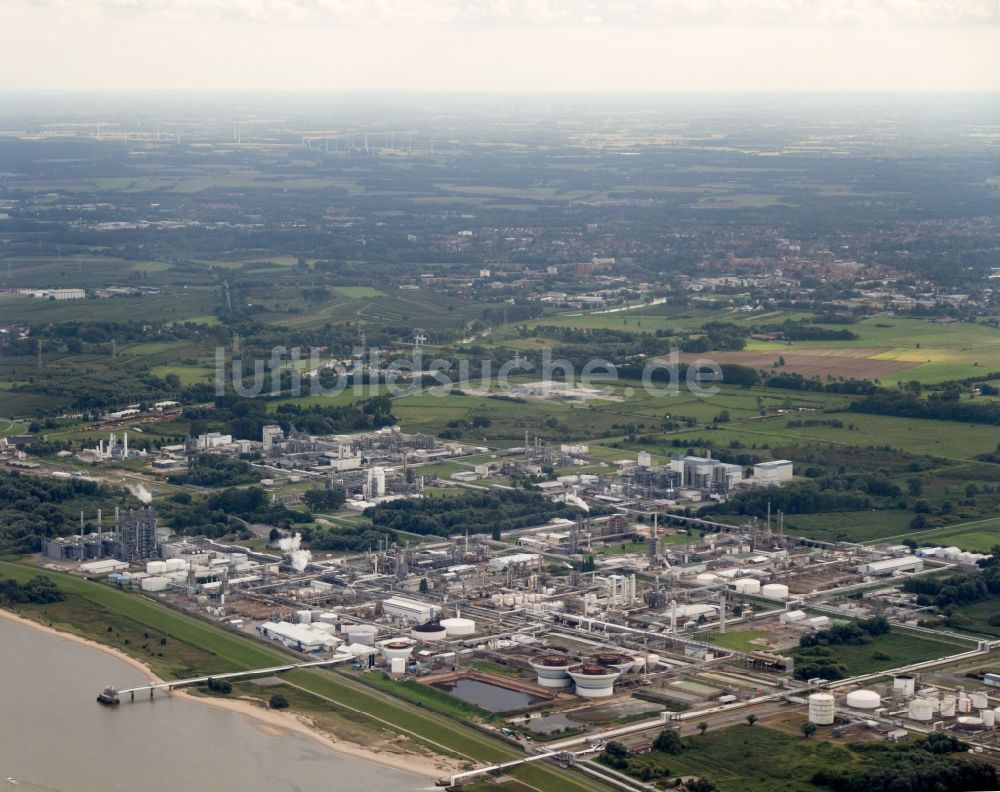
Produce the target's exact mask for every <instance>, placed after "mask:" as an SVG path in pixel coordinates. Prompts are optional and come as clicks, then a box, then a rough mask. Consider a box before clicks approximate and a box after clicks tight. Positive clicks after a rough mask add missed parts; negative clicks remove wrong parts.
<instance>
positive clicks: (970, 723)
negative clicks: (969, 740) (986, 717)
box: [955, 715, 983, 731]
mask: <svg viewBox="0 0 1000 792" xmlns="http://www.w3.org/2000/svg"><path fill="white" fill-rule="evenodd" d="M955 728H957V729H961V730H962V731H979V730H981V729H982V728H983V719H982V718H979V717H976V716H975V715H962V716H961V717H960V718H959V719H958V720H957V721H956V722H955Z"/></svg>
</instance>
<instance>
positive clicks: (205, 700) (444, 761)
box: [0, 608, 460, 779]
mask: <svg viewBox="0 0 1000 792" xmlns="http://www.w3.org/2000/svg"><path fill="white" fill-rule="evenodd" d="M0 618H3V619H8V620H10V621H14V622H17V623H19V624H22V625H24V626H25V627H30V628H31V629H33V630H39V631H40V632H43V633H45V634H47V635H51V636H54V637H56V638H60V639H63V640H67V641H73V642H74V643H78V644H81V645H83V646H87V647H89V648H91V649H96V650H97V651H99V652H104V654H106V655H110V656H111V657H114V658H116V659H118V660H121V661H122V662H123V663H127V664H128V665H129V666H131V667H132V668H134V669H136V670H137V671H139V672H141V673H142V674H144V675H145V676H146V678H147V679H150V680H155V681H156V682H162V681H164V680H162V679H161V678H160V677H159V676H157V675H156V674H154V673H153V671H152V670H151V669H150V667H149V666H148V665H146V664H145V663H143V662H142V661H140V660H137V659H136V658H134V657H132V656H131V655H128V654H125V652H122V651H121V650H120V649H115V648H114V647H111V646H107V645H106V644H102V643H98V642H97V641H92V640H90V639H89V638H84V637H82V636H79V635H76V634H75V633H70V632H65V631H63V630H58V629H56V628H55V627H53V626H52V625H51V624H45V623H43V622H38V621H34V620H33V619H28V618H25V617H24V616H20V615H18V614H16V613H14V612H12V611H9V610H7V609H5V608H0ZM172 695H175V696H183V697H184V698H185V700H187V701H193V702H197V703H199V704H207V705H209V706H212V707H218V708H219V709H225V710H228V711H230V712H233V713H235V714H237V715H242V716H244V717H246V718H249V719H250V720H251V721H253V722H254V723H255V725H257V726H258V728H260V730H261V731H262V732H264V733H265V734H270V735H272V736H275V737H281V736H285V735H287V734H299V735H302V736H304V737H308V738H309V739H311V740H313V741H315V742H318V743H320V744H321V745H323V746H324V747H326V748H328V749H330V750H331V751H335V752H337V753H339V754H344V755H346V756H352V757H355V758H358V759H364V760H365V761H369V762H375V763H377V764H380V765H384V766H386V767H391V768H393V769H396V770H404V771H407V772H410V773H415V774H417V775H422V776H424V777H426V778H429V779H437V778H440V777H441V776H443V775H450V774H451V773H452V772H457V771H458V770H459V769H460V766H459V763H458V762H456V761H454V760H451V759H448V758H446V757H440V756H428V755H423V754H411V753H399V752H389V751H386V750H384V749H380V748H378V747H370V746H363V745H358V744H357V743H352V742H347V741H345V740H340V739H337V737H336V735H332V734H328V733H326V732H324V731H321V730H319V729H317V728H314V727H313V726H312V724H311V723H310V722H309V720H308V719H307V718H305V717H303V716H299V715H296V714H295V713H293V712H289V711H278V710H269V709H265V708H264V707H262V706H261V705H259V704H257V703H256V702H253V701H251V700H249V699H222V698H215V697H211V698H210V697H208V696H193V695H191V693H190V692H189V691H186V690H182V689H179V690H175V691H173V693H172Z"/></svg>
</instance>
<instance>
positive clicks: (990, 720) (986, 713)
mask: <svg viewBox="0 0 1000 792" xmlns="http://www.w3.org/2000/svg"><path fill="white" fill-rule="evenodd" d="M979 717H980V718H982V719H983V726H985V727H986V728H987V729H992V728H993V727H994V726H995V725H996V722H997V714H996V713H995V712H994V711H993V710H991V709H984V710H983V711H982V712H980V713H979Z"/></svg>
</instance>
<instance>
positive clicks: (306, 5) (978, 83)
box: [0, 0, 1000, 91]
mask: <svg viewBox="0 0 1000 792" xmlns="http://www.w3.org/2000/svg"><path fill="white" fill-rule="evenodd" d="M0 88H2V89H19V88H24V89H38V88H44V89H75V88H85V89H166V88H171V89H190V88H209V89H226V88H238V89H310V90H314V89H330V90H344V89H392V90H395V89H421V90H441V89H445V90H450V89H457V90H480V89H481V90H490V89H513V90H521V89H538V90H609V89H610V90H630V91H679V90H724V91H734V90H786V89H790V90H1000V0H0Z"/></svg>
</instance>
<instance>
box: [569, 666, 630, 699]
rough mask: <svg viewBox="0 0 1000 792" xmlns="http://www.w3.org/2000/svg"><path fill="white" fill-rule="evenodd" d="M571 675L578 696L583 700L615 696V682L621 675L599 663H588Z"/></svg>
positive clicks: (570, 673)
mask: <svg viewBox="0 0 1000 792" xmlns="http://www.w3.org/2000/svg"><path fill="white" fill-rule="evenodd" d="M569 675H570V676H571V677H572V678H573V682H574V683H576V695H578V696H582V697H583V698H608V697H609V696H612V695H614V692H615V680H616V679H618V677H619V676H621V674H620V673H619V672H618V671H614V670H612V669H610V668H608V667H606V666H602V665H600V664H598V663H586V664H584V665H582V666H580V668H578V669H577V670H576V671H570V672H569Z"/></svg>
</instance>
